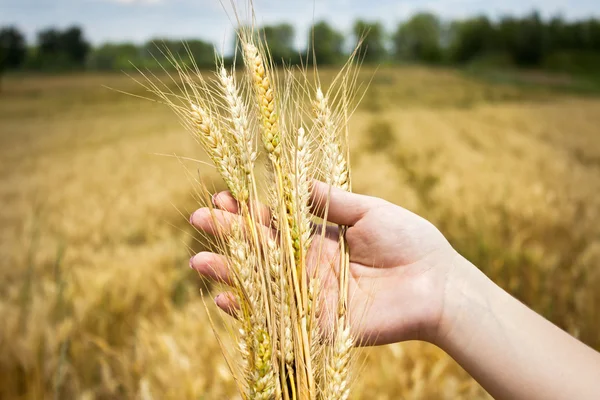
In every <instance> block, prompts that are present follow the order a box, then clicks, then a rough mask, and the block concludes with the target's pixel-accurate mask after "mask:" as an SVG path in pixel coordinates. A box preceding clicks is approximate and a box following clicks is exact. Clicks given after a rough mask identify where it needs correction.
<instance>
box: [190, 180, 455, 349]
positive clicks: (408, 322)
mask: <svg viewBox="0 0 600 400" xmlns="http://www.w3.org/2000/svg"><path fill="white" fill-rule="evenodd" d="M327 196H329V209H328V215H327V220H328V221H329V222H332V223H335V224H338V225H345V226H348V230H347V232H346V239H347V243H348V246H349V250H350V273H351V277H350V283H349V299H350V304H349V313H350V321H351V325H352V329H353V333H354V335H355V337H356V338H357V339H358V341H359V343H361V344H368V345H380V344H387V343H392V342H398V341H403V340H411V339H423V340H429V341H432V340H434V338H435V336H436V335H437V331H438V327H439V325H440V320H441V317H442V313H443V306H444V301H445V299H444V296H445V293H446V290H445V289H446V284H447V275H448V273H449V272H450V270H451V261H452V260H453V258H454V257H456V256H457V254H456V252H455V251H454V249H453V248H452V247H451V246H450V244H449V243H448V242H447V241H446V239H445V238H444V236H443V235H442V234H441V233H440V232H439V231H438V230H437V229H436V228H435V227H434V226H433V225H432V224H431V223H429V222H428V221H426V220H425V219H423V218H421V217H419V216H418V215H415V214H413V213H411V212H410V211H407V210H405V209H403V208H401V207H399V206H396V205H394V204H391V203H389V202H386V201H384V200H381V199H378V198H374V197H369V196H363V195H359V194H354V193H348V192H345V191H342V190H339V189H335V188H332V189H331V191H330V190H329V187H328V186H327V185H325V184H323V183H321V182H315V184H314V185H313V189H312V202H313V204H315V205H318V204H321V206H315V207H313V212H314V213H315V214H316V215H318V216H320V217H323V216H324V212H325V209H324V208H325V207H324V205H323V203H324V201H322V200H323V199H326V198H327ZM213 202H214V203H215V206H216V207H218V208H219V209H220V210H214V211H213V213H215V214H214V215H212V216H211V211H210V210H209V209H208V208H203V209H200V210H197V211H196V212H195V213H194V214H193V215H192V217H191V218H190V220H191V222H192V224H193V225H194V226H195V227H197V228H198V229H200V230H203V231H204V232H207V233H213V234H214V233H215V230H216V227H215V220H218V221H219V222H220V224H219V225H226V224H227V221H230V220H231V219H230V218H231V217H232V216H233V215H231V214H230V213H236V212H237V210H238V207H237V204H236V202H235V200H234V199H233V198H232V196H231V195H230V194H229V193H228V192H221V193H219V194H217V195H215V196H214V198H213ZM266 219H267V220H268V218H266ZM330 228H331V227H330ZM221 229H222V226H221ZM338 257H339V245H338V232H337V228H331V229H328V230H327V234H326V235H325V236H324V238H323V239H322V238H321V229H320V228H317V229H316V230H315V234H314V237H313V240H312V243H311V248H310V251H309V254H308V256H307V260H308V264H309V269H313V270H314V268H318V271H319V276H320V277H321V280H322V284H323V287H324V290H323V293H322V296H323V297H322V299H323V300H324V304H325V306H326V307H327V308H328V309H329V310H335V304H336V301H337V300H336V299H337V296H338V283H337V282H338V280H337V272H336V271H335V270H334V269H332V268H331V267H330V266H331V265H338V262H337V259H338ZM190 265H191V266H192V267H193V268H194V269H196V270H197V271H198V272H199V273H200V274H202V275H204V276H206V277H209V278H212V279H218V280H222V281H225V282H227V281H228V273H227V264H226V259H225V257H223V256H221V255H217V254H214V253H208V252H204V253H200V254H198V255H196V256H194V257H193V258H192V259H191V260H190ZM232 299H233V298H232V297H231V296H223V295H220V296H218V297H217V299H216V301H217V305H218V306H219V307H221V308H222V309H224V310H225V311H228V312H231V310H232V308H233V307H235V305H234V304H233V303H232V302H233V300H232Z"/></svg>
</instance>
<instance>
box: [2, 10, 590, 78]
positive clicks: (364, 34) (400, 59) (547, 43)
mask: <svg viewBox="0 0 600 400" xmlns="http://www.w3.org/2000/svg"><path fill="white" fill-rule="evenodd" d="M258 34H261V35H264V37H265V38H266V40H267V41H268V43H269V49H270V52H271V54H272V56H273V59H274V60H275V62H279V63H284V62H285V63H290V64H295V63H299V62H301V61H302V59H303V58H304V60H305V61H306V60H307V61H308V62H310V61H311V60H312V55H313V54H314V55H315V56H316V57H315V58H316V60H318V63H319V64H320V65H329V64H338V63H341V62H343V61H344V59H345V58H346V57H347V55H348V54H347V53H348V52H349V50H351V49H352V48H353V47H354V45H355V44H356V43H357V41H358V40H360V39H361V38H364V43H363V51H362V55H363V57H364V62H365V63H374V64H383V63H425V64H436V65H473V64H475V65H482V66H494V67H509V66H515V67H533V68H546V69H553V70H559V71H569V72H581V73H586V72H596V71H600V20H599V19H595V18H589V19H586V20H579V21H566V20H564V19H563V18H561V17H554V18H552V19H549V20H545V19H543V18H541V16H540V14H539V13H537V12H533V13H531V14H529V15H527V16H524V17H518V18H517V17H511V16H506V17H503V18H500V19H497V20H493V19H490V18H488V17H486V16H477V17H472V18H468V19H464V20H456V21H450V22H446V21H443V20H441V19H440V18H439V17H437V16H436V15H434V14H431V13H419V14H415V15H414V16H412V17H411V18H410V19H408V20H406V21H403V22H401V23H399V24H398V26H397V28H396V29H395V31H394V32H387V31H386V30H385V28H384V26H383V25H382V24H381V23H379V22H376V21H375V22H374V21H363V20H358V21H356V22H355V24H354V26H353V30H352V35H344V34H343V33H342V32H340V31H339V30H337V29H335V28H334V27H333V26H332V25H330V24H328V23H327V22H325V21H321V22H317V23H315V24H314V25H313V26H312V27H311V28H310V30H309V32H308V40H307V43H309V44H310V45H309V48H307V49H304V50H302V51H299V49H296V48H295V46H294V43H295V31H294V28H293V26H291V25H289V24H278V25H270V26H265V27H262V28H261V29H260V30H259V33H258ZM233 54H235V52H233ZM307 54H308V55H309V56H308V57H307V56H306V55H307ZM170 55H175V56H176V57H177V58H178V59H179V60H180V61H181V62H184V63H186V62H191V60H192V59H193V60H194V61H195V63H196V64H197V65H198V67H200V68H207V67H211V66H212V65H213V63H214V59H215V54H214V46H213V45H212V44H211V43H208V42H206V41H203V40H199V39H192V40H182V41H179V40H167V39H160V38H158V39H154V40H151V41H149V42H148V43H145V44H142V45H138V44H132V43H107V44H103V45H100V46H97V47H93V46H91V45H90V44H89V42H88V41H87V40H86V39H85V36H84V33H83V31H82V29H81V28H79V27H77V26H73V27H70V28H67V29H64V30H59V29H55V28H49V29H45V30H43V31H41V32H39V33H38V34H37V39H36V42H35V44H34V45H29V44H28V43H26V41H25V38H24V35H23V34H22V33H21V32H19V30H18V29H17V28H15V27H11V26H9V27H5V28H2V29H0V72H1V71H4V70H41V71H65V70H82V69H89V70H127V69H131V68H134V66H135V67H138V68H142V69H144V68H150V69H153V68H160V67H161V65H162V66H164V67H166V68H169V67H170V64H169V56H170ZM303 55H304V56H303ZM235 60H238V61H239V57H234V56H232V57H230V58H228V59H227V60H226V62H228V63H232V62H234V61H235Z"/></svg>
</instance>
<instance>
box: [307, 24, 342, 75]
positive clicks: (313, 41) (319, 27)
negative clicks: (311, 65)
mask: <svg viewBox="0 0 600 400" xmlns="http://www.w3.org/2000/svg"><path fill="white" fill-rule="evenodd" d="M308 43H309V48H308V50H309V54H310V55H309V60H311V59H312V55H313V53H314V56H315V59H316V61H317V63H319V64H320V65H330V64H337V63H339V62H341V61H342V60H343V58H344V35H342V34H341V33H340V32H338V31H336V30H335V29H334V28H332V27H331V26H330V25H329V24H328V23H327V22H325V21H320V22H317V23H316V24H314V25H313V26H312V27H311V28H310V31H309V35H308Z"/></svg>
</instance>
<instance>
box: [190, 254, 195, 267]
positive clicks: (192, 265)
mask: <svg viewBox="0 0 600 400" xmlns="http://www.w3.org/2000/svg"><path fill="white" fill-rule="evenodd" d="M194 257H196V256H192V258H190V268H191V269H194Z"/></svg>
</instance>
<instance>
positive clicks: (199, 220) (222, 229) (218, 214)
mask: <svg viewBox="0 0 600 400" xmlns="http://www.w3.org/2000/svg"><path fill="white" fill-rule="evenodd" d="M190 223H191V224H192V225H193V226H195V227H196V228H198V229H199V230H202V231H204V232H206V233H208V234H211V235H213V236H221V237H224V236H225V237H226V236H227V235H230V234H232V233H233V231H234V229H236V228H239V227H241V228H242V229H243V232H244V234H246V233H247V232H251V231H254V230H256V232H258V235H259V236H260V237H268V236H270V237H274V235H275V233H274V232H273V230H272V229H271V228H269V227H267V226H264V225H262V224H254V223H253V224H252V225H253V226H252V227H249V226H248V224H247V223H245V222H244V220H243V218H242V217H241V216H240V215H238V214H233V213H231V212H229V211H223V210H217V209H210V208H208V207H204V208H200V209H198V210H196V211H194V213H193V214H192V215H191V216H190Z"/></svg>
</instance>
